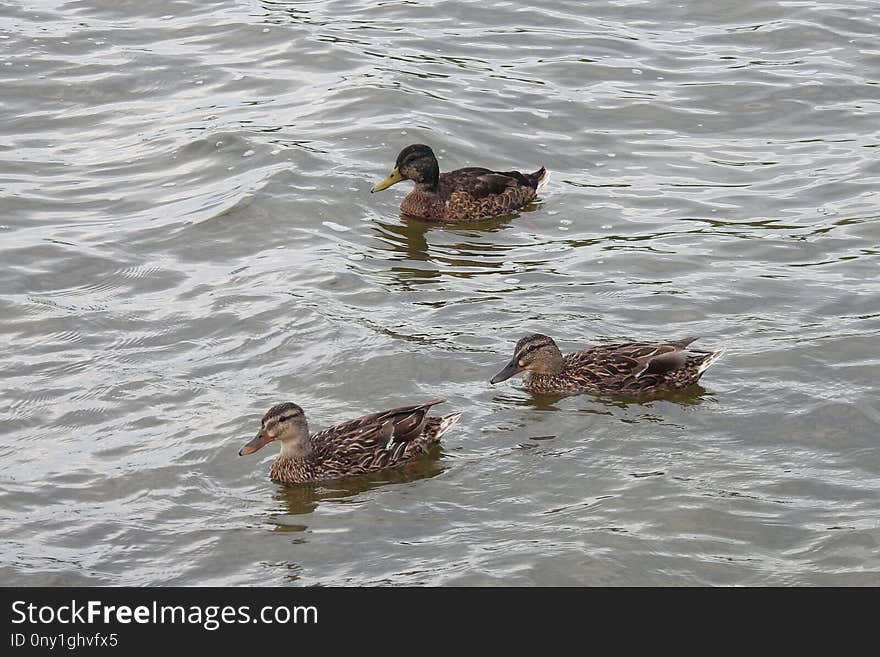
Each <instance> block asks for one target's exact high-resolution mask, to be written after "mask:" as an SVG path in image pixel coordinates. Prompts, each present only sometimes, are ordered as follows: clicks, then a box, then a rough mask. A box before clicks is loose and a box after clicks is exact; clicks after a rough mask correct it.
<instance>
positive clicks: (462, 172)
mask: <svg viewBox="0 0 880 657" xmlns="http://www.w3.org/2000/svg"><path fill="white" fill-rule="evenodd" d="M548 177H549V175H548V173H547V170H546V169H545V168H544V167H541V168H540V169H538V170H537V171H535V172H534V173H520V172H519V171H503V172H502V171H490V170H489V169H483V168H480V167H467V168H464V169H456V170H455V171H447V172H446V173H440V166H439V165H438V164H437V158H436V157H434V151H432V150H431V149H430V148H429V147H428V146H425V145H424V144H413V145H412V146H407V147H406V148H404V149H403V150H402V151H400V155H398V156H397V162H396V163H395V165H394V168H393V169H392V170H391V175H390V176H388V177H387V178H386V179H385V180H383V181H382V182H380V183H376V185H374V186H373V189H372V190H370V191H371V192H381V191H382V190H383V189H388V188H389V187H391V185H393V184H395V183H399V182H400V181H401V180H412V181H413V182H414V183H415V184H416V186H415V189H413V190H412V191H411V192H410V193H409V194H407V195H406V197H405V198H404V199H403V202H402V203H401V204H400V209H401V211H402V212H403V213H404V214H408V215H411V216H413V217H419V218H421V219H436V220H440V221H459V222H460V221H476V220H477V219H488V218H489V217H497V216H498V215H501V214H507V213H509V212H513V211H514V210H516V209H518V208H521V207H522V206H524V205H526V204H528V203H531V202H532V201H533V200H534V199H535V197H536V196H537V195H538V192H539V191H540V190H541V188H542V187H543V186H544V184H545V183H546V182H547V178H548Z"/></svg>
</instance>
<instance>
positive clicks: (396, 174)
mask: <svg viewBox="0 0 880 657" xmlns="http://www.w3.org/2000/svg"><path fill="white" fill-rule="evenodd" d="M401 180H403V176H401V175H400V171H399V170H398V169H397V167H394V168H393V169H392V170H391V175H390V176H388V177H387V178H386V179H385V180H383V181H381V182H377V183H376V184H375V185H373V189H371V190H370V194H372V193H373V192H381V191H382V190H383V189H388V188H389V187H391V185H393V184H395V183H399V182H400V181H401Z"/></svg>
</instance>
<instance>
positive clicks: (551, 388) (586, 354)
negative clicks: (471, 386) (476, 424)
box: [490, 333, 724, 397]
mask: <svg viewBox="0 0 880 657" xmlns="http://www.w3.org/2000/svg"><path fill="white" fill-rule="evenodd" d="M697 339H698V338H696V337H688V338H683V339H681V340H673V341H670V342H622V343H618V344H607V345H600V346H597V347H589V348H587V349H583V350H581V351H575V352H573V353H570V354H567V355H565V356H563V355H562V352H561V351H560V350H559V347H558V346H556V343H555V342H554V341H553V338H551V337H549V336H546V335H541V334H540V333H537V334H534V335H529V336H526V337H524V338H522V339H521V340H520V341H519V342H517V343H516V347H515V348H514V350H513V358H512V359H511V361H510V362H509V363H508V364H507V365H506V366H505V367H504V369H502V370H501V371H500V372H498V374H496V375H495V376H493V377H492V379H491V380H490V383H492V384H493V385H494V384H496V383H500V382H501V381H505V380H507V379H509V378H510V377H512V376H515V375H517V374H519V373H520V372H525V375H524V377H523V378H524V383H525V386H526V388H527V389H528V390H530V391H531V392H534V393H539V394H561V395H568V394H581V393H586V394H592V395H615V396H622V397H645V396H654V395H658V394H663V393H667V392H671V391H674V390H679V389H681V388H686V387H688V386H690V385H693V384H695V383H696V382H697V381H699V379H700V377H701V376H702V375H703V373H704V372H705V371H706V370H707V369H708V368H709V367H710V366H711V365H712V364H713V363H714V362H715V361H717V360H718V358H720V357H721V355H722V354H723V353H724V350H723V349H721V350H719V351H697V350H694V349H688V345H690V344H691V343H692V342H694V341H696V340H697Z"/></svg>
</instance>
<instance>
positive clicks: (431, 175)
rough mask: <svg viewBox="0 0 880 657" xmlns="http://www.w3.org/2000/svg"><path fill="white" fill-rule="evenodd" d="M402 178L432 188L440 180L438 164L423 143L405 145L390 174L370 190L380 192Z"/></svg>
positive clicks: (428, 147) (431, 152)
mask: <svg viewBox="0 0 880 657" xmlns="http://www.w3.org/2000/svg"><path fill="white" fill-rule="evenodd" d="M402 180H412V181H413V182H414V183H416V185H420V186H423V187H428V188H433V187H436V186H437V182H438V181H439V180H440V165H439V164H437V158H436V157H434V151H432V150H431V147H430V146H425V145H424V144H412V145H411V146H407V147H406V148H404V149H403V150H402V151H400V153H399V154H398V156H397V161H396V162H395V163H394V168H393V169H392V170H391V175H390V176H388V177H387V178H386V179H385V180H383V181H381V182H378V183H376V184H375V185H374V186H373V189H372V190H370V191H371V192H381V191H382V190H383V189H388V188H389V187H391V185H394V184H395V183H399V182H400V181H402Z"/></svg>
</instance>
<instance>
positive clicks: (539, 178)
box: [526, 167, 550, 192]
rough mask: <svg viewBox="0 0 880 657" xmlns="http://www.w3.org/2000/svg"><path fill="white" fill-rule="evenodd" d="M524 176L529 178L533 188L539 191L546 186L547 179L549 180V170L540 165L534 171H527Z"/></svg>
mask: <svg viewBox="0 0 880 657" xmlns="http://www.w3.org/2000/svg"><path fill="white" fill-rule="evenodd" d="M526 178H528V179H529V184H530V185H531V186H532V187H534V188H535V191H536V192H540V191H541V190H542V189H544V187H546V185H547V181H548V180H550V172H549V171H547V169H545V168H544V167H541V168H540V169H538V170H537V171H535V172H534V173H527V174H526Z"/></svg>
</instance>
